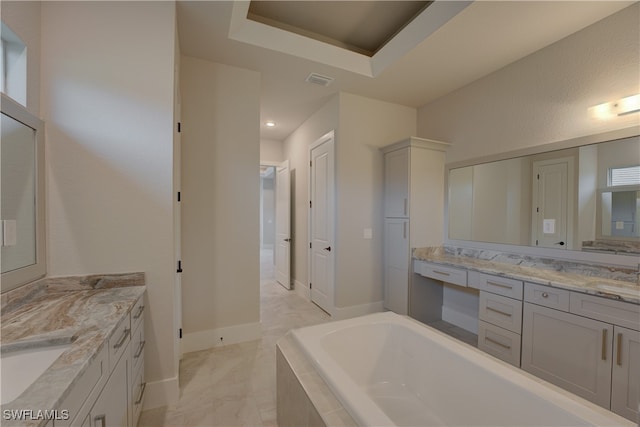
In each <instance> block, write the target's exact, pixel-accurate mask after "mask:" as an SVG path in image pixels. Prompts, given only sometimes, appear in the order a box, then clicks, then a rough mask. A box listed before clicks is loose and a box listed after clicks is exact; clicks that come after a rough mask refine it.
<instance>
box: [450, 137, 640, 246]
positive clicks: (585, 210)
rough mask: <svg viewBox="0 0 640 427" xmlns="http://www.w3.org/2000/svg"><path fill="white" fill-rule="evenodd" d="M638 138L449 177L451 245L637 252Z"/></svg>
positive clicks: (639, 228)
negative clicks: (630, 249)
mask: <svg viewBox="0 0 640 427" xmlns="http://www.w3.org/2000/svg"><path fill="white" fill-rule="evenodd" d="M639 215H640V137H637V136H636V137H631V138H625V139H621V140H616V141H608V142H603V143H599V144H592V145H585V146H581V147H575V148H570V149H564V150H557V151H550V152H545V153H540V154H535V155H530V156H523V157H516V158H512V159H506V160H499V161H495V162H488V163H482V164H476V165H472V166H466V167H462V168H454V169H450V170H449V193H448V221H449V229H448V232H449V238H450V239H453V240H470V241H476V242H488V243H498V244H513V245H521V246H537V247H549V248H558V249H568V250H583V249H584V250H586V249H593V248H594V246H597V244H594V242H595V243H602V244H603V245H605V246H608V247H610V246H611V245H612V244H613V245H614V246H615V244H616V243H617V242H620V243H621V244H622V245H624V246H625V247H627V248H628V247H637V248H638V249H640V226H639V225H640V216H639Z"/></svg>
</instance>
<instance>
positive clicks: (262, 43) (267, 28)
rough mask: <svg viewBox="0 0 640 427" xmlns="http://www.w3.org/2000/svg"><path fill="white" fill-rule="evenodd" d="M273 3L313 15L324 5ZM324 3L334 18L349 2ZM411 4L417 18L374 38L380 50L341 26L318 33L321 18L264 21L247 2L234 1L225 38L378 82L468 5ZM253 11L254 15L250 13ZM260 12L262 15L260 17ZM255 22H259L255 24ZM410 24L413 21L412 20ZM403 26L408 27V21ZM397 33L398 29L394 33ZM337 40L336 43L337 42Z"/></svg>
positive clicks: (364, 11)
mask: <svg viewBox="0 0 640 427" xmlns="http://www.w3.org/2000/svg"><path fill="white" fill-rule="evenodd" d="M258 3H262V2H258ZM267 3H272V2H267ZM273 3H289V4H290V5H291V7H296V6H294V5H296V4H298V5H300V4H301V5H302V6H304V4H306V3H309V4H310V5H309V7H310V9H311V10H313V8H314V7H316V6H317V7H320V6H321V5H317V4H316V3H324V2H273ZM328 3H331V5H330V6H329V8H330V10H332V11H333V12H332V13H333V14H336V13H338V12H336V11H337V10H338V9H339V8H341V7H345V4H344V3H351V2H344V3H343V2H328ZM353 3H359V2H353ZM364 3H376V2H364ZM382 3H394V2H382ZM399 3H405V2H399ZM415 3H418V4H419V5H420V8H417V11H418V14H417V16H415V18H413V20H411V21H410V22H409V23H408V24H406V25H404V24H403V25H400V24H398V23H397V22H398V21H399V20H400V18H397V17H396V18H395V21H396V22H395V26H396V29H395V30H389V29H388V28H387V29H385V32H386V36H384V35H382V36H378V40H377V41H376V43H377V44H378V46H375V44H376V43H374V44H364V43H363V42H362V41H361V38H360V39H358V38H352V37H350V36H348V33H349V30H346V29H344V28H342V29H340V28H338V27H341V26H336V28H333V29H331V31H328V32H327V31H324V30H323V29H322V28H321V27H322V25H321V24H322V23H323V21H324V20H325V19H326V18H322V17H321V16H318V17H317V18H316V20H315V21H313V24H312V23H311V20H307V21H304V20H295V19H293V18H292V17H291V16H289V15H286V16H285V14H284V13H280V14H279V15H277V14H272V15H270V16H264V15H268V14H267V13H266V12H264V11H262V9H261V8H260V6H259V5H257V6H256V5H254V6H253V7H252V2H250V1H237V2H234V5H233V11H232V15H231V25H230V26H229V33H228V36H229V38H230V39H233V40H237V41H240V42H244V43H249V44H252V45H255V46H259V47H263V48H266V49H271V50H275V51H278V52H282V53H286V54H290V55H294V56H297V57H299V58H304V59H308V60H311V61H315V62H319V63H322V64H327V65H330V66H334V67H337V68H341V69H343V70H347V71H351V72H354V73H357V74H361V75H364V76H367V77H376V76H377V75H379V74H380V73H381V72H382V71H383V70H385V69H386V68H387V67H388V66H390V65H392V64H393V63H395V62H396V61H397V60H398V59H400V58H401V57H402V56H404V55H405V54H406V53H408V52H409V51H410V50H412V49H413V48H414V47H416V46H417V45H418V44H419V43H421V42H422V41H423V40H425V39H426V38H427V37H429V36H430V35H431V34H433V33H434V32H435V31H436V30H438V29H439V28H440V27H441V26H442V25H444V24H445V23H447V22H448V21H449V20H450V19H451V18H453V17H454V16H456V15H457V14H458V13H460V12H461V11H462V10H463V9H464V8H466V7H467V6H468V5H469V4H471V3H472V2H471V1H438V2H433V3H431V4H428V3H429V2H415ZM314 4H315V5H314ZM346 6H348V5H346ZM415 6H416V5H414V7H415ZM427 6H428V7H427ZM252 8H253V12H251V10H252ZM369 12H371V9H369ZM410 12H411V13H412V16H414V15H415V13H416V10H415V9H407V10H406V11H405V13H404V14H405V15H409V13H410ZM260 13H261V14H263V15H260V17H258V15H259V14H260ZM354 13H356V12H354ZM357 13H360V16H361V18H362V17H364V16H366V14H367V13H368V12H367V9H366V7H365V8H363V9H362V10H361V11H360V12H357ZM371 13H373V12H371ZM376 13H377V12H376ZM252 18H253V19H252ZM276 18H277V19H276ZM256 19H258V20H260V21H263V22H258V21H257V20H256ZM371 19H374V18H371ZM408 19H411V17H409V18H408ZM282 20H287V21H288V22H285V23H282ZM276 21H278V22H276ZM305 22H306V23H305ZM404 22H406V16H405V21H404ZM274 25H276V26H274ZM299 25H304V26H305V27H306V28H308V30H300V28H299V27H298V26H299ZM279 27H283V28H279ZM327 27H330V25H327ZM365 27H366V25H365ZM398 28H401V29H400V30H398ZM294 30H298V31H294ZM318 31H323V32H325V34H320V35H318ZM301 33H302V34H301ZM389 34H391V36H392V38H391V39H390V40H389V38H388V37H389ZM394 34H395V35H394ZM314 37H316V38H314ZM336 37H337V38H338V39H336ZM318 39H321V40H318ZM380 40H382V41H380ZM357 44H360V45H361V46H356V45H357ZM354 46H355V47H354ZM372 46H373V47H372ZM380 46H381V47H380ZM350 49H351V50H350ZM374 49H375V52H374ZM354 50H356V51H354Z"/></svg>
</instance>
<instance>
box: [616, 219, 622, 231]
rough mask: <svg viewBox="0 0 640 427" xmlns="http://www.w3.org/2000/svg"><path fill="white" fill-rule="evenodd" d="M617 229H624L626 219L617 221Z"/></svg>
mask: <svg viewBox="0 0 640 427" xmlns="http://www.w3.org/2000/svg"><path fill="white" fill-rule="evenodd" d="M616 230H624V221H616Z"/></svg>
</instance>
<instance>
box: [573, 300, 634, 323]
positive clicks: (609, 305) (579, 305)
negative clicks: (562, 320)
mask: <svg viewBox="0 0 640 427" xmlns="http://www.w3.org/2000/svg"><path fill="white" fill-rule="evenodd" d="M569 311H570V312H571V313H574V314H578V315H580V316H585V317H590V318H592V319H596V320H600V321H603V322H607V323H612V324H614V325H618V326H624V327H625V328H629V329H633V330H635V331H638V330H640V305H638V304H632V303H629V302H624V301H616V300H613V299H608V298H602V297H596V296H593V295H587V294H582V293H578V292H571V296H570V298H569Z"/></svg>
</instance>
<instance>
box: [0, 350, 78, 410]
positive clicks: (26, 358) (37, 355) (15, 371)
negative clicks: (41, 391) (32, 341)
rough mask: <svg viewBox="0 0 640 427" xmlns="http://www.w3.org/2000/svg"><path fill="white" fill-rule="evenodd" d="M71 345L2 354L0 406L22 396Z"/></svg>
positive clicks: (0, 365)
mask: <svg viewBox="0 0 640 427" xmlns="http://www.w3.org/2000/svg"><path fill="white" fill-rule="evenodd" d="M70 346H71V345H70V344H65V345H56V346H48V347H40V348H30V349H25V350H17V351H12V352H8V353H3V354H2V363H1V364H0V374H1V375H0V378H1V379H0V382H1V383H2V392H1V393H0V404H3V405H4V404H5V403H8V402H11V401H12V400H14V399H15V398H16V397H18V396H20V395H21V394H22V392H23V391H25V390H26V389H27V387H29V386H30V385H31V384H33V382H34V381H35V380H36V379H38V377H39V376H40V375H42V374H43V373H44V371H46V370H47V368H48V367H49V366H51V364H52V363H53V362H55V361H56V359H57V358H58V357H59V356H60V355H61V354H62V353H64V351H65V350H66V349H68V348H69V347H70Z"/></svg>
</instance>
